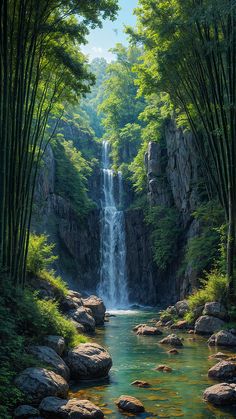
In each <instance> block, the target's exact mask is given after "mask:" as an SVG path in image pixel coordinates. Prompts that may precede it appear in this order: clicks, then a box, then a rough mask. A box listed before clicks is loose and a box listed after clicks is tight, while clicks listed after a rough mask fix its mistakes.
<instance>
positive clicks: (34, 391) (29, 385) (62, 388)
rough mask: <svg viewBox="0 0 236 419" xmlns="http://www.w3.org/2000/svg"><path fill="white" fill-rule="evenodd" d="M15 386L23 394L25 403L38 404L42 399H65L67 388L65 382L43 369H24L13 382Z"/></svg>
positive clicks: (58, 376) (60, 377)
mask: <svg viewBox="0 0 236 419" xmlns="http://www.w3.org/2000/svg"><path fill="white" fill-rule="evenodd" d="M15 383H16V386H17V387H18V388H19V389H20V390H21V391H22V392H23V393H24V394H25V401H26V402H29V403H32V404H38V403H40V402H41V400H42V399H43V398H44V397H47V396H56V397H62V398H66V396H67V393H68V390H69V386H68V384H67V382H66V380H65V379H64V378H63V377H62V376H60V375H58V374H56V373H55V372H53V371H48V370H46V369H45V368H26V369H25V370H24V371H22V372H21V373H20V374H19V375H18V376H17V377H16V380H15Z"/></svg>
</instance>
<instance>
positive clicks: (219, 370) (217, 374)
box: [208, 361, 236, 381]
mask: <svg viewBox="0 0 236 419" xmlns="http://www.w3.org/2000/svg"><path fill="white" fill-rule="evenodd" d="M208 376H209V377H210V378H212V379H213V380H219V381H231V380H235V379H236V364H235V363H234V362H230V361H220V362H218V364H216V365H214V366H213V367H212V368H210V369H209V371H208Z"/></svg>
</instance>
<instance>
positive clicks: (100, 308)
mask: <svg viewBox="0 0 236 419" xmlns="http://www.w3.org/2000/svg"><path fill="white" fill-rule="evenodd" d="M83 305H84V307H86V308H89V309H90V310H91V311H92V314H93V318H94V320H95V323H96V326H102V325H103V324H104V318H105V313H106V307H105V305H104V303H103V301H102V299H101V298H98V297H96V296H95V295H91V297H88V298H86V299H84V300H83Z"/></svg>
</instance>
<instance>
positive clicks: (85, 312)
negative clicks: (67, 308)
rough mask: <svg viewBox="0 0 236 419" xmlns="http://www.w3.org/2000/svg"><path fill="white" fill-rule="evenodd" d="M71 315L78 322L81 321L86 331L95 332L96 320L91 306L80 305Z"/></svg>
mask: <svg viewBox="0 0 236 419" xmlns="http://www.w3.org/2000/svg"><path fill="white" fill-rule="evenodd" d="M69 315H70V316H71V317H72V318H73V319H74V320H75V321H76V322H78V323H81V324H82V325H83V326H84V328H85V330H86V332H94V330H95V320H94V318H93V316H92V312H91V310H90V309H89V308H86V307H79V308H77V310H74V311H71V312H70V313H69Z"/></svg>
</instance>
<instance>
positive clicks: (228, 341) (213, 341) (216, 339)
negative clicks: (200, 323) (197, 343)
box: [208, 330, 236, 347]
mask: <svg viewBox="0 0 236 419" xmlns="http://www.w3.org/2000/svg"><path fill="white" fill-rule="evenodd" d="M208 345H211V346H229V347H234V346H236V336H235V335H233V334H232V333H230V332H228V331H227V330H220V331H219V332H218V333H215V334H214V335H212V336H211V337H210V338H209V340H208Z"/></svg>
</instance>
